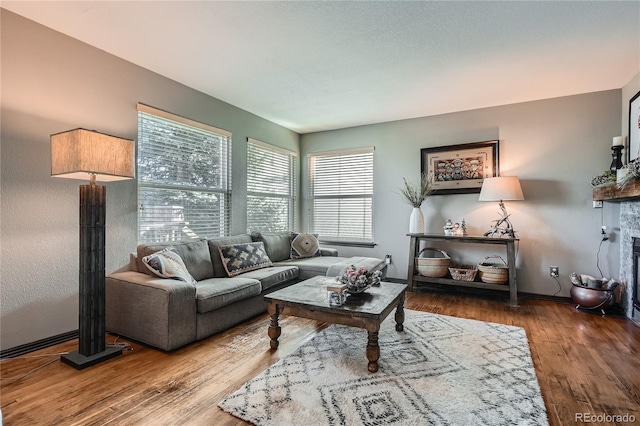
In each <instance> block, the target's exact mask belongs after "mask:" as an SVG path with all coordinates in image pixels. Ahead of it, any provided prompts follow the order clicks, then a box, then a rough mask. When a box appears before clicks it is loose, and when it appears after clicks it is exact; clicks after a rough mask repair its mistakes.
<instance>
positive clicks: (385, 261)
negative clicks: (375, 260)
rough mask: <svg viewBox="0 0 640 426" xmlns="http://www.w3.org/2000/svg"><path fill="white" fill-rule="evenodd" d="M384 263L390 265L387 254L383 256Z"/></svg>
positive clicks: (389, 258)
mask: <svg viewBox="0 0 640 426" xmlns="http://www.w3.org/2000/svg"><path fill="white" fill-rule="evenodd" d="M384 263H385V265H391V255H390V254H388V255H386V256H385V257H384Z"/></svg>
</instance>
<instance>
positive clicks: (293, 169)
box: [246, 138, 299, 233]
mask: <svg viewBox="0 0 640 426" xmlns="http://www.w3.org/2000/svg"><path fill="white" fill-rule="evenodd" d="M252 146H253V147H255V148H256V149H261V150H263V151H266V152H268V153H270V154H272V155H274V156H278V155H281V156H287V160H286V161H287V162H288V165H289V170H288V172H287V173H288V175H289V187H288V191H287V195H283V194H282V193H277V192H269V191H253V190H250V188H249V187H250V182H251V178H252V174H251V167H252V164H251V163H250V162H249V156H250V150H251V149H252ZM283 176H284V175H283ZM246 177H247V209H246V214H247V217H246V221H247V232H248V233H252V232H278V231H295V230H296V229H297V217H298V179H299V177H298V153H297V152H294V151H291V150H288V149H285V148H281V147H279V146H276V145H272V144H270V143H266V142H262V141H260V140H258V139H254V138H247V176H246ZM250 196H255V197H273V198H281V199H287V200H289V203H288V204H289V205H288V210H289V216H288V218H287V226H286V229H279V230H274V229H270V230H265V229H252V228H251V225H250V223H249V214H250V212H249V207H250V206H249V197H250Z"/></svg>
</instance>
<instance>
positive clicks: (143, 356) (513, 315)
mask: <svg viewBox="0 0 640 426" xmlns="http://www.w3.org/2000/svg"><path fill="white" fill-rule="evenodd" d="M405 306H406V308H407V309H413V310H420V311H426V312H434V313H438V314H443V315H451V316H456V317H464V318H471V319H476V320H482V321H491V322H497V323H503V324H509V325H516V326H520V327H523V328H524V329H525V330H526V331H527V336H528V338H529V343H530V346H531V355H532V358H533V363H534V365H535V368H536V372H537V374H538V381H539V383H540V387H541V389H542V395H543V398H544V401H545V405H546V407H547V413H548V417H549V423H550V424H551V425H570V424H581V423H583V422H581V421H579V420H580V419H579V418H578V421H576V413H588V415H589V416H594V417H595V416H603V415H610V416H616V415H619V416H623V415H625V414H627V415H629V416H635V419H636V423H635V424H640V327H638V326H637V325H635V324H634V323H632V322H630V321H628V320H625V319H624V318H622V317H621V316H620V315H615V314H614V315H610V316H607V317H604V318H603V317H601V316H600V315H598V314H597V313H592V312H583V311H576V310H575V309H574V307H573V305H569V304H562V303H557V302H552V301H544V300H533V299H524V298H522V299H520V306H519V307H510V306H508V305H507V304H506V303H505V301H504V299H491V298H488V297H485V296H480V295H468V294H462V293H460V294H455V293H437V292H423V293H409V294H407V300H406V303H405ZM268 325H269V320H268V317H267V315H266V314H264V315H262V316H259V317H257V318H255V319H253V320H251V321H248V322H246V323H244V324H242V325H240V326H238V327H235V328H233V329H231V330H228V331H227V332H224V333H221V334H219V335H216V336H213V337H211V338H209V339H207V340H205V341H201V342H196V343H193V344H190V345H188V346H186V347H184V348H181V349H179V350H176V351H174V352H171V353H165V352H161V351H158V350H156V349H151V348H149V347H146V346H144V345H141V344H138V343H135V342H132V348H133V350H132V351H125V353H124V354H123V355H122V356H120V357H117V358H114V359H112V360H109V361H106V362H103V363H101V364H98V365H96V366H94V367H90V368H88V369H86V370H82V371H77V370H75V369H73V368H72V367H69V366H68V365H66V364H63V363H62V362H61V361H60V360H59V356H50V357H38V358H26V359H12V360H8V361H5V362H2V363H1V364H0V372H1V373H0V374H1V376H2V377H3V378H5V377H15V376H19V375H21V374H24V373H26V372H28V371H30V370H32V369H34V368H36V367H38V366H40V365H43V364H45V363H47V362H49V361H52V362H51V363H50V364H49V365H46V366H45V367H43V368H41V369H39V370H37V371H35V372H34V373H32V374H30V375H28V376H27V377H25V378H23V379H20V380H2V382H1V387H0V392H1V393H0V402H1V406H2V414H3V417H4V419H3V420H4V425H5V426H18V425H30V426H34V425H241V424H245V423H244V422H243V421H241V420H238V419H236V418H234V417H233V416H231V415H229V414H227V413H225V412H223V411H222V410H221V409H219V408H218V407H217V403H218V402H219V401H220V400H222V399H223V398H224V397H225V396H226V395H228V394H230V393H232V392H233V391H235V390H236V389H238V388H239V387H240V386H241V385H242V384H243V383H244V382H246V381H247V380H249V379H251V378H252V377H254V376H256V375H257V374H259V373H260V372H261V371H262V370H264V369H265V368H267V367H268V366H269V365H271V364H273V363H275V362H276V361H277V360H279V359H280V358H282V357H284V356H286V355H287V354H289V353H291V352H292V351H294V350H295V349H296V348H297V347H299V346H300V345H301V344H303V343H304V342H305V341H307V340H309V339H311V338H313V336H314V335H315V334H316V333H317V332H318V331H319V330H322V329H323V328H324V327H325V326H326V325H325V324H324V323H318V322H315V321H311V320H304V319H300V318H292V317H286V316H285V317H282V319H281V326H282V336H281V338H280V347H279V348H278V350H277V351H276V352H272V351H270V349H269V338H268V336H267V328H268ZM363 332H364V331H363ZM112 340H113V336H109V338H108V341H109V342H111V341H112ZM119 341H126V339H120V340H119ZM75 349H77V342H74V341H72V342H68V343H63V344H59V345H56V346H53V347H51V348H48V349H45V350H41V351H38V352H34V353H32V354H30V355H40V354H55V353H60V352H65V351H71V350H75ZM362 356H363V359H364V353H363V355H362ZM381 356H382V357H384V348H382V355H381ZM582 416H583V417H582V418H583V419H585V418H586V417H585V415H584V414H583V415H582ZM591 419H592V420H594V418H593V417H591ZM595 420H598V419H597V418H596V419H595ZM600 420H602V418H601V419H600ZM605 420H606V419H605ZM609 420H616V419H615V418H614V419H609ZM585 423H586V422H585ZM591 424H632V423H624V421H618V422H615V421H600V422H598V421H595V422H591Z"/></svg>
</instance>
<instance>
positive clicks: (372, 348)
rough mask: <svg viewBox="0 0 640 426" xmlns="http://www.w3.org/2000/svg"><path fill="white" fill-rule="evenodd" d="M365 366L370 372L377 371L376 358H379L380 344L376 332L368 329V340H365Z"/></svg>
mask: <svg viewBox="0 0 640 426" xmlns="http://www.w3.org/2000/svg"><path fill="white" fill-rule="evenodd" d="M367 359H368V360H369V365H368V366H367V368H368V369H369V371H370V372H371V373H375V372H376V371H378V360H379V359H380V346H378V332H377V331H369V341H368V342H367Z"/></svg>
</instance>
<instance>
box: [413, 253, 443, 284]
mask: <svg viewBox="0 0 640 426" xmlns="http://www.w3.org/2000/svg"><path fill="white" fill-rule="evenodd" d="M425 251H434V252H436V251H437V252H439V253H441V254H442V255H443V256H444V257H420V255H422V253H423V252H425ZM450 264H451V258H450V257H449V255H448V254H447V252H445V251H444V250H440V249H437V248H434V247H425V248H423V249H422V250H420V253H418V257H416V269H417V270H418V273H419V274H420V275H422V276H423V277H431V278H440V277H444V276H445V275H447V271H448V268H449V265H450Z"/></svg>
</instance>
